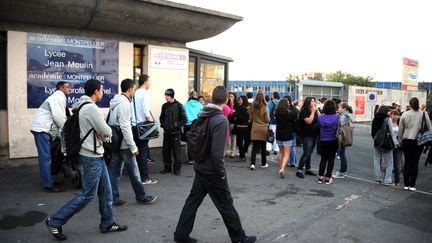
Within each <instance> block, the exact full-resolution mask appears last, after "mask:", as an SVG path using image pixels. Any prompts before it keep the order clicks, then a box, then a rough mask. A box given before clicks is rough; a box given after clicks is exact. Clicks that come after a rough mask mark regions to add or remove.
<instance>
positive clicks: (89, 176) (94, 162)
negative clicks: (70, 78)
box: [45, 79, 127, 240]
mask: <svg viewBox="0 0 432 243" xmlns="http://www.w3.org/2000/svg"><path fill="white" fill-rule="evenodd" d="M84 91H85V95H83V96H81V97H80V99H79V101H78V102H77V103H75V104H74V107H75V108H76V107H79V106H81V105H82V104H83V103H84V102H90V103H89V104H86V105H84V106H83V107H82V108H81V110H80V111H79V113H80V117H79V124H80V131H77V132H79V133H80V135H81V137H84V136H85V134H87V132H88V131H89V130H90V129H94V131H93V135H91V136H88V137H87V138H86V139H85V140H84V141H83V144H82V145H81V150H80V151H79V155H78V157H77V159H78V162H79V163H80V164H81V166H82V169H83V173H82V175H83V177H82V189H81V191H80V192H79V193H77V194H75V196H74V198H73V199H72V200H70V201H69V202H68V203H67V204H66V205H64V206H63V207H62V208H61V209H60V210H58V211H57V212H56V213H55V214H53V215H52V216H51V217H48V218H47V219H46V220H45V224H46V226H47V227H48V230H49V231H50V233H51V234H52V235H53V236H54V237H55V238H56V239H57V240H66V239H67V237H66V235H64V234H63V229H62V226H63V225H65V224H66V223H67V221H68V220H69V219H70V218H72V216H74V215H75V214H76V213H78V212H79V211H81V209H83V208H84V207H85V206H87V204H88V203H89V202H90V201H91V200H92V199H93V198H94V197H95V196H96V194H97V195H98V197H99V213H100V214H101V222H100V225H99V230H100V232H102V233H106V232H115V231H124V230H126V229H127V226H126V225H118V224H117V223H115V222H114V220H113V211H112V192H111V184H110V180H109V176H108V171H107V167H106V165H105V161H104V159H103V153H104V148H103V146H102V144H103V140H106V139H108V138H109V137H111V128H110V127H109V126H108V125H107V124H106V123H105V120H104V117H103V114H102V112H101V111H100V110H99V108H98V107H97V106H96V104H95V103H96V102H99V101H101V100H102V95H103V87H102V83H101V82H100V81H98V80H94V79H90V80H88V81H87V82H86V84H85V85H84Z"/></svg>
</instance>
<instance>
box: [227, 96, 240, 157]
mask: <svg viewBox="0 0 432 243" xmlns="http://www.w3.org/2000/svg"><path fill="white" fill-rule="evenodd" d="M227 106H228V107H229V108H230V109H231V113H230V114H229V115H228V121H229V132H230V135H231V137H230V139H229V140H228V144H227V149H226V154H229V156H230V157H231V158H234V156H235V150H236V139H237V136H236V134H235V131H234V130H233V129H234V125H235V124H234V114H235V112H236V111H237V110H238V108H239V104H238V101H237V95H236V94H235V93H234V92H229V93H228V103H227Z"/></svg>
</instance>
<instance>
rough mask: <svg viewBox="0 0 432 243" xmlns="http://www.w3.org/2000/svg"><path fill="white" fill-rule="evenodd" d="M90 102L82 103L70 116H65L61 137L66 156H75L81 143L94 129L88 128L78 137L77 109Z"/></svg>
mask: <svg viewBox="0 0 432 243" xmlns="http://www.w3.org/2000/svg"><path fill="white" fill-rule="evenodd" d="M90 103H91V102H84V103H82V104H81V105H80V106H79V107H78V109H76V110H75V112H74V113H73V115H72V116H70V117H69V118H67V120H66V122H65V124H64V126H63V130H62V137H63V141H64V142H65V145H66V155H67V156H68V157H75V156H76V155H78V153H79V151H80V150H81V145H82V143H83V142H84V140H86V138H87V137H88V136H89V135H90V133H91V132H92V131H93V130H94V129H93V128H92V129H90V130H89V131H88V132H87V134H86V135H85V136H84V137H83V138H82V139H81V138H80V126H79V111H80V110H81V108H82V107H83V106H84V105H87V104H90Z"/></svg>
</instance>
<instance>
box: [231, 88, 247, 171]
mask: <svg viewBox="0 0 432 243" xmlns="http://www.w3.org/2000/svg"><path fill="white" fill-rule="evenodd" d="M238 103H239V106H238V108H237V110H236V112H235V113H234V124H235V125H234V131H235V134H236V136H237V147H238V149H239V153H240V156H239V157H240V162H246V149H247V147H246V146H248V144H247V143H246V139H247V137H248V132H249V129H248V125H249V114H248V106H249V103H248V99H247V97H246V96H244V95H243V96H240V97H239V98H238Z"/></svg>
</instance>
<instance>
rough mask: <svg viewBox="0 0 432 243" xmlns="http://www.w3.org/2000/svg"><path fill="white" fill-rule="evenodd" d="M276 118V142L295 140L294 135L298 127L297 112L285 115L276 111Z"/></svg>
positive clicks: (289, 112) (288, 112)
mask: <svg viewBox="0 0 432 243" xmlns="http://www.w3.org/2000/svg"><path fill="white" fill-rule="evenodd" d="M274 118H275V120H276V140H280V141H288V140H292V139H294V137H293V133H295V132H296V127H297V120H298V118H297V112H295V111H293V110H291V111H287V112H285V113H282V114H281V112H279V111H276V112H275V115H274Z"/></svg>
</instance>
